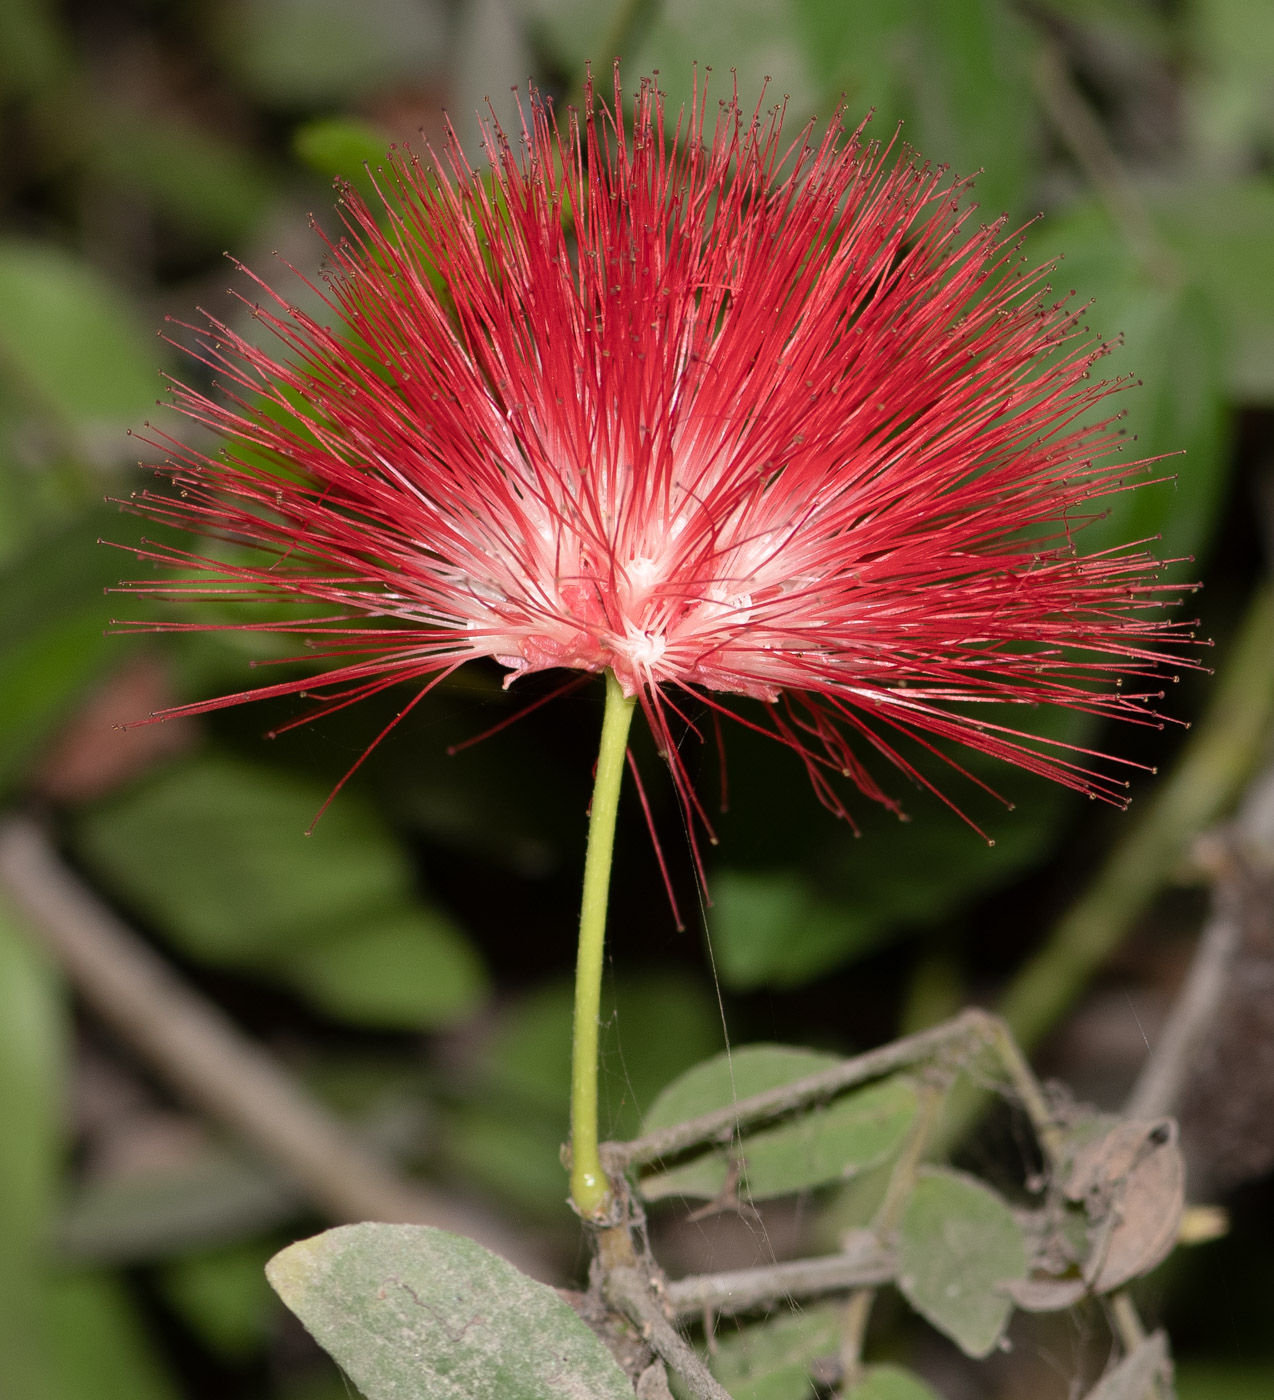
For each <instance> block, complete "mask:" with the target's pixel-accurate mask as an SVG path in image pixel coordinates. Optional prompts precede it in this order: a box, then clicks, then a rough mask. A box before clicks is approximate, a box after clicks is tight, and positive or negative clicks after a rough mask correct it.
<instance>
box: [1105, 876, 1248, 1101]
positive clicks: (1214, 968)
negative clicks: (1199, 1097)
mask: <svg viewBox="0 0 1274 1400" xmlns="http://www.w3.org/2000/svg"><path fill="white" fill-rule="evenodd" d="M1243 893H1244V891H1243V888H1242V884H1241V882H1240V880H1239V879H1238V878H1233V877H1229V878H1227V877H1225V876H1223V877H1222V878H1221V879H1220V880H1219V881H1218V882H1217V885H1216V888H1215V889H1214V890H1213V895H1212V914H1211V917H1210V918H1209V919H1208V922H1207V925H1206V926H1205V928H1204V930H1203V934H1202V936H1201V937H1200V939H1199V946H1198V949H1197V950H1196V952H1195V955H1194V961H1193V962H1192V963H1191V965H1190V972H1189V974H1188V975H1187V977H1186V982H1185V986H1184V987H1183V988H1182V990H1181V993H1180V995H1179V996H1178V997H1177V1000H1176V1002H1175V1003H1174V1004H1173V1007H1172V1011H1171V1013H1170V1014H1169V1016H1168V1020H1167V1023H1166V1024H1165V1026H1164V1028H1163V1032H1162V1034H1161V1035H1160V1037H1159V1043H1158V1044H1157V1045H1156V1046H1155V1048H1154V1053H1153V1055H1152V1056H1151V1057H1150V1058H1149V1059H1148V1060H1147V1061H1146V1065H1145V1068H1144V1069H1143V1070H1142V1072H1141V1075H1140V1077H1139V1078H1138V1080H1137V1083H1136V1085H1135V1087H1134V1088H1133V1091H1132V1093H1131V1094H1130V1095H1129V1098H1128V1102H1127V1105H1126V1106H1125V1108H1124V1116H1125V1117H1127V1118H1146V1119H1149V1118H1163V1117H1165V1116H1166V1115H1168V1114H1170V1113H1173V1112H1174V1111H1175V1109H1176V1105H1177V1100H1178V1098H1179V1097H1180V1094H1181V1090H1182V1087H1183V1085H1184V1082H1185V1080H1186V1077H1187V1076H1188V1075H1189V1073H1190V1071H1191V1069H1192V1068H1193V1065H1192V1060H1193V1058H1194V1054H1195V1051H1196V1050H1197V1049H1198V1046H1199V1043H1200V1041H1201V1040H1202V1038H1203V1036H1204V1035H1205V1034H1206V1033H1207V1031H1208V1029H1209V1027H1210V1026H1211V1024H1212V1021H1213V1019H1214V1018H1215V1016H1216V1012H1217V1007H1218V1005H1219V1003H1220V1001H1221V997H1222V994H1223V993H1224V991H1225V984H1226V979H1227V977H1228V976H1229V970H1230V965H1231V963H1233V961H1234V955H1235V953H1236V952H1237V951H1238V949H1239V944H1240V941H1241V939H1242V933H1243V920H1242V909H1243Z"/></svg>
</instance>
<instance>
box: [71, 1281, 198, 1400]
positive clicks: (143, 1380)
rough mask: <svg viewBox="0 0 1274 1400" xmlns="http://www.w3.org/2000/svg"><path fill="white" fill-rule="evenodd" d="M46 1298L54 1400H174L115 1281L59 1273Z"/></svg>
mask: <svg viewBox="0 0 1274 1400" xmlns="http://www.w3.org/2000/svg"><path fill="white" fill-rule="evenodd" d="M49 1302H50V1335H51V1337H52V1340H53V1346H52V1347H51V1349H50V1364H51V1366H52V1369H53V1375H54V1382H53V1390H52V1394H53V1396H54V1397H55V1400H177V1390H176V1387H175V1386H174V1384H173V1382H172V1380H171V1379H170V1377H169V1376H168V1374H167V1371H166V1370H165V1368H164V1366H163V1364H162V1363H161V1362H160V1360H159V1358H158V1356H157V1355H156V1352H155V1348H154V1346H153V1345H152V1344H151V1342H150V1339H149V1338H148V1337H147V1336H146V1333H145V1331H144V1329H143V1327H142V1325H141V1322H140V1320H139V1318H138V1316H137V1311H136V1309H135V1308H134V1306H133V1304H132V1302H131V1300H130V1299H129V1297H128V1294H127V1292H126V1290H125V1288H124V1285H123V1283H122V1282H121V1281H120V1280H119V1279H117V1278H115V1277H112V1276H111V1275H109V1274H90V1273H84V1274H68V1275H64V1276H62V1277H60V1278H58V1279H57V1280H56V1281H55V1282H54V1283H53V1284H52V1286H51V1288H50V1300H49Z"/></svg>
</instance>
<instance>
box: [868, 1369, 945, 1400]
mask: <svg viewBox="0 0 1274 1400" xmlns="http://www.w3.org/2000/svg"><path fill="white" fill-rule="evenodd" d="M845 1400H941V1397H940V1396H939V1395H938V1393H937V1392H936V1391H934V1390H931V1389H930V1388H929V1386H927V1385H926V1384H925V1383H924V1381H922V1380H921V1379H920V1377H919V1376H917V1375H913V1374H912V1372H910V1371H904V1370H903V1369H902V1367H901V1366H869V1367H868V1368H867V1373H866V1375H864V1377H863V1379H862V1380H861V1381H859V1382H858V1384H857V1385H856V1386H854V1387H853V1389H852V1390H851V1391H850V1392H849V1394H848V1395H846V1397H845Z"/></svg>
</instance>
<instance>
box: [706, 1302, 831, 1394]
mask: <svg viewBox="0 0 1274 1400" xmlns="http://www.w3.org/2000/svg"><path fill="white" fill-rule="evenodd" d="M844 1319H845V1310H844V1308H843V1306H840V1305H838V1304H835V1303H823V1304H819V1305H817V1306H815V1307H811V1308H802V1309H801V1310H800V1311H799V1312H791V1313H788V1314H786V1315H784V1316H782V1317H778V1318H767V1319H766V1320H765V1321H764V1322H761V1323H757V1324H755V1325H754V1326H751V1327H742V1328H740V1329H739V1330H738V1331H737V1332H735V1333H729V1332H726V1331H724V1329H723V1330H722V1332H720V1333H718V1335H717V1349H716V1353H715V1354H714V1355H713V1356H712V1357H711V1358H710V1362H711V1365H712V1373H713V1375H715V1376H716V1378H717V1379H718V1380H719V1381H720V1382H721V1384H722V1385H723V1386H725V1388H726V1389H727V1390H728V1391H729V1392H730V1394H731V1395H732V1396H733V1397H734V1400H805V1397H806V1396H807V1395H808V1394H809V1393H810V1365H811V1363H812V1362H814V1361H817V1360H819V1359H820V1358H821V1357H835V1356H836V1354H837V1352H838V1351H839V1350H840V1339H841V1331H842V1328H843V1326H844Z"/></svg>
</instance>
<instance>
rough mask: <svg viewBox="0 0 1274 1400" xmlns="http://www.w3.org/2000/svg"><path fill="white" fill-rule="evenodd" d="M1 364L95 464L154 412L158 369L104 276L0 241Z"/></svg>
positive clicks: (158, 360)
mask: <svg viewBox="0 0 1274 1400" xmlns="http://www.w3.org/2000/svg"><path fill="white" fill-rule="evenodd" d="M0 361H3V362H4V363H5V364H6V365H7V366H8V367H9V368H10V369H11V370H12V371H13V372H14V373H15V374H16V375H17V377H18V381H19V382H20V383H21V384H22V385H24V386H25V388H26V389H27V391H28V393H29V394H30V395H32V396H33V398H34V399H35V401H36V402H37V403H38V404H39V405H40V406H41V407H42V408H43V409H44V410H45V411H46V412H49V413H51V414H53V415H54V417H55V418H57V419H59V420H61V422H62V423H63V425H64V426H65V427H67V428H68V429H70V430H72V431H73V432H74V434H75V437H76V441H77V443H78V445H79V446H80V447H81V448H82V449H83V450H84V451H86V452H88V453H90V455H92V456H94V457H95V458H99V459H105V460H114V459H118V458H120V457H122V456H123V455H124V453H125V451H126V450H127V439H126V437H125V435H124V432H123V429H124V428H125V427H126V426H127V425H128V424H129V423H130V422H133V421H135V420H137V419H139V418H141V417H142V415H143V414H144V413H145V412H146V410H147V409H148V408H149V407H150V406H151V405H153V404H154V402H155V398H156V395H157V394H158V392H159V389H160V387H161V384H160V378H159V374H158V372H157V371H158V370H159V368H160V366H161V364H162V362H163V356H162V354H161V353H160V346H159V342H158V341H157V340H154V339H152V340H150V341H149V342H148V341H147V338H146V337H145V336H144V335H143V333H142V331H141V329H140V328H139V327H138V325H137V323H136V321H135V319H134V314H133V310H132V308H131V307H130V306H129V305H128V303H127V301H126V300H125V299H124V297H123V296H122V295H121V293H120V292H118V291H117V290H116V289H115V288H114V287H112V286H111V285H110V284H109V283H108V282H107V281H106V280H105V279H104V278H103V277H102V276H101V274H100V273H98V272H96V271H94V269H93V268H91V267H90V266H89V265H88V264H87V263H85V262H82V261H80V259H78V258H75V257H72V256H71V255H70V254H69V253H64V252H62V251H61V250H59V249H57V248H55V247H53V246H51V245H49V244H37V243H24V242H21V241H19V240H18V239H5V240H3V241H0Z"/></svg>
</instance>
